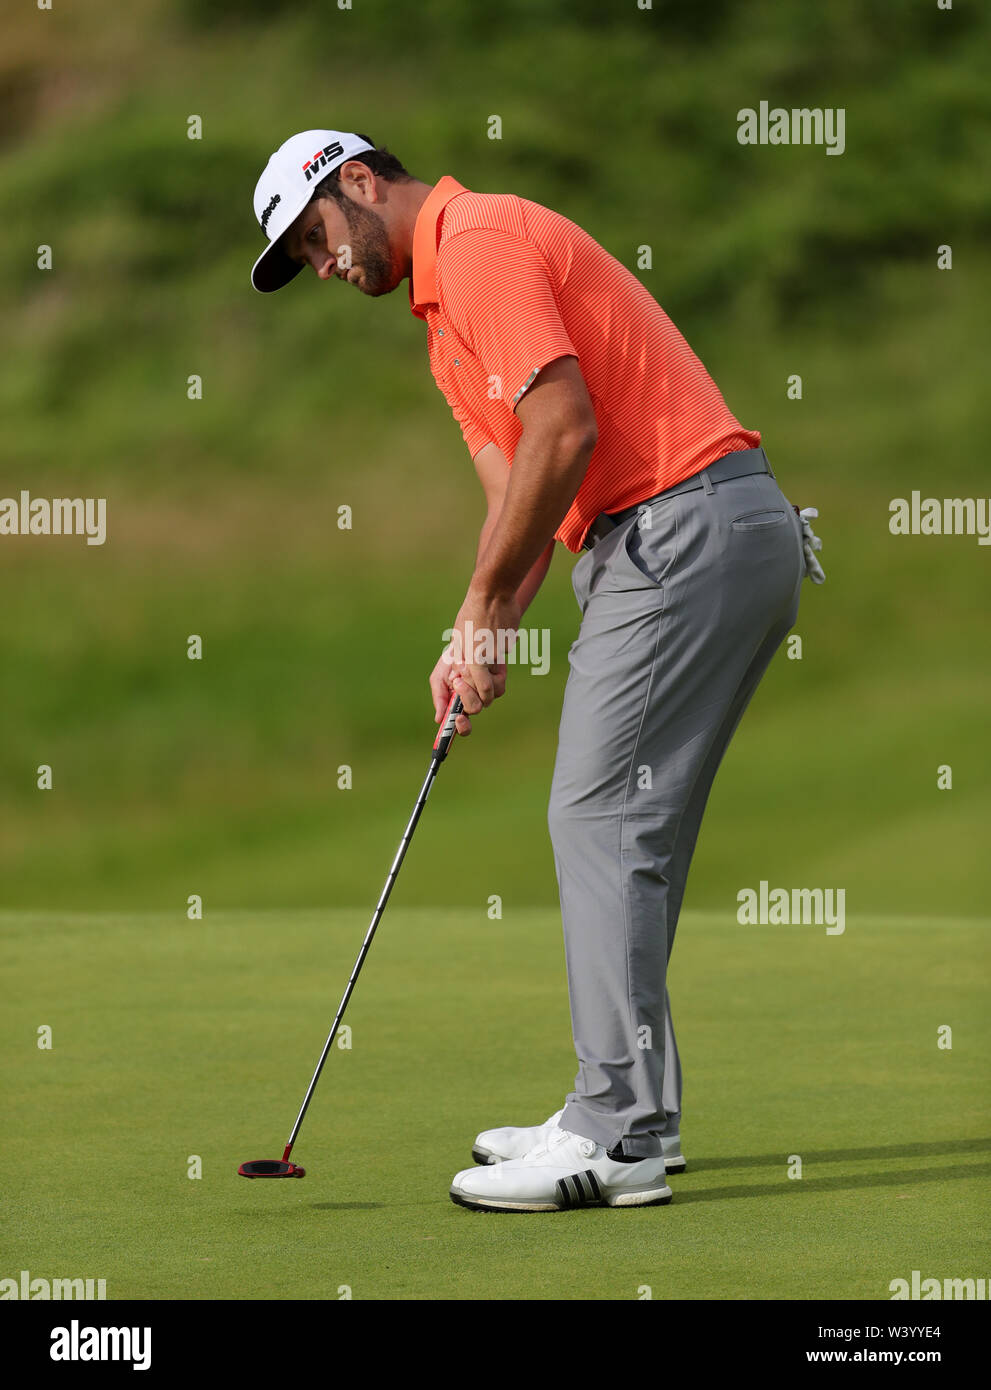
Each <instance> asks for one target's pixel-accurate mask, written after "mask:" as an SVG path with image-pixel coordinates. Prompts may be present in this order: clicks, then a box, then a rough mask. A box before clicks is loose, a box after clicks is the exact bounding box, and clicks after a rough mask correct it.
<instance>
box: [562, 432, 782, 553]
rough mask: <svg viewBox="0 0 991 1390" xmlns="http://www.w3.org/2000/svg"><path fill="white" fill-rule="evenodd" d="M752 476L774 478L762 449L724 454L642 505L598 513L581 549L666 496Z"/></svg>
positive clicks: (593, 543) (587, 547)
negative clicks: (759, 475) (762, 474)
mask: <svg viewBox="0 0 991 1390" xmlns="http://www.w3.org/2000/svg"><path fill="white" fill-rule="evenodd" d="M752 473H770V475H771V477H772V478H773V477H774V473H773V471H772V469H771V465H770V463H768V460H767V455H766V454H765V453H764V450H763V449H735V450H734V451H733V453H731V454H724V455H723V457H722V458H721V459H716V460H715V462H714V463H710V464H708V465H707V466H706V467H705V468H702V469H700V470H699V472H698V473H693V474H692V476H691V477H690V478H685V479H684V480H683V481H682V482H680V483H675V484H674V486H673V487H667V488H665V489H664V491H663V492H658V493H656V494H655V495H654V496H653V497H647V498H645V499H644V500H643V501H642V502H635V503H634V504H633V506H632V507H626V508H624V509H623V511H621V512H600V513H599V515H598V516H597V517H596V518H595V520H594V521H593V522H592V524H591V526H590V527H589V528H588V530H587V532H586V533H585V539H584V540H583V541H582V549H583V550H591V549H592V547H593V546H594V545H595V543H596V541H601V540H604V539H605V537H606V536H608V535H609V532H610V531H612V530H614V529H615V528H616V527H617V526H622V524H623V522H624V521H629V519H630V517H631V516H636V514H637V512H639V511H640V509H641V507H649V506H650V505H651V503H653V502H661V501H663V500H664V499H665V498H667V497H676V496H677V495H678V493H679V492H700V491H701V490H702V489H703V488H705V487H706V480H708V483H709V484H710V485H711V484H712V483H728V482H729V481H730V479H731V478H746V477H749V476H750V474H752ZM707 490H708V489H707Z"/></svg>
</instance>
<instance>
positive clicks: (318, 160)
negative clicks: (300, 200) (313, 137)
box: [303, 140, 344, 183]
mask: <svg viewBox="0 0 991 1390" xmlns="http://www.w3.org/2000/svg"><path fill="white" fill-rule="evenodd" d="M343 153H344V146H343V145H342V144H341V142H340V141H339V140H335V141H334V142H333V144H330V145H324V147H323V149H322V150H317V152H316V154H315V155H314V156H313V157H312V159H308V160H307V161H306V163H305V164H304V165H303V173H304V174H305V175H306V182H307V183H309V181H310V179H312V177H313V175H314V174H315V173H316V172H317V170H318V169H322V168H323V167H324V165H325V164H326V163H327V160H328V159H333V158H334V156H335V155H338V154H343Z"/></svg>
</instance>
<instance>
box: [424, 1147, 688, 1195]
mask: <svg viewBox="0 0 991 1390" xmlns="http://www.w3.org/2000/svg"><path fill="white" fill-rule="evenodd" d="M671 1197H672V1192H671V1189H670V1187H668V1185H667V1181H666V1177H665V1171H664V1156H663V1155H662V1154H659V1155H658V1156H657V1157H656V1158H642V1159H640V1160H639V1161H637V1162H635V1163H617V1162H616V1161H615V1159H612V1158H610V1157H609V1156H608V1154H607V1153H606V1150H605V1149H604V1148H603V1147H602V1145H601V1144H597V1143H596V1142H595V1140H594V1139H584V1138H582V1136H581V1135H580V1134H569V1133H568V1131H567V1130H564V1129H558V1128H557V1127H556V1126H555V1127H553V1128H552V1129H551V1130H550V1132H549V1133H548V1134H546V1135H545V1136H544V1137H543V1138H542V1139H541V1141H540V1143H539V1144H536V1145H535V1146H534V1147H533V1148H532V1149H531V1150H530V1151H529V1152H528V1153H527V1154H525V1155H524V1156H523V1157H522V1158H510V1159H504V1160H503V1161H502V1162H497V1163H490V1164H485V1165H483V1166H480V1167H476V1168H466V1169H465V1170H464V1172H462V1173H456V1174H455V1176H454V1181H453V1182H452V1184H451V1201H452V1202H457V1204H458V1206H461V1207H470V1208H471V1209H472V1210H474V1211H570V1210H572V1209H574V1208H575V1207H599V1206H607V1207H655V1206H666V1205H667V1203H668V1202H670V1200H671Z"/></svg>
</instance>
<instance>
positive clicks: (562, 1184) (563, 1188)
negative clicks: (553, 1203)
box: [557, 1168, 602, 1211]
mask: <svg viewBox="0 0 991 1390" xmlns="http://www.w3.org/2000/svg"><path fill="white" fill-rule="evenodd" d="M557 1195H558V1201H559V1203H560V1205H561V1210H562V1211H570V1210H571V1209H572V1208H573V1207H590V1206H593V1205H594V1204H595V1203H596V1202H601V1201H602V1190H601V1188H600V1187H599V1182H598V1179H597V1178H596V1176H595V1174H594V1173H593V1172H592V1170H591V1168H586V1169H585V1171H584V1172H583V1173H569V1174H568V1176H567V1177H565V1178H559V1179H558V1182H557Z"/></svg>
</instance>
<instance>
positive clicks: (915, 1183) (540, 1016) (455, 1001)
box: [0, 842, 991, 1300]
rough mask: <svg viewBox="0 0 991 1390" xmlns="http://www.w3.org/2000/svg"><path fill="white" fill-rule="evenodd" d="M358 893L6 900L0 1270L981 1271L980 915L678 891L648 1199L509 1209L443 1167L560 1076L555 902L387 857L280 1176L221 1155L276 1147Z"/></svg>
mask: <svg viewBox="0 0 991 1390" xmlns="http://www.w3.org/2000/svg"><path fill="white" fill-rule="evenodd" d="M417 848H418V851H420V852H421V853H424V852H425V853H426V854H427V856H428V857H429V856H430V855H431V854H432V857H433V859H434V863H435V866H436V863H437V860H438V858H439V855H440V853H441V846H440V845H439V844H438V843H437V842H435V843H434V845H433V850H432V851H431V849H430V848H429V846H426V847H425V846H423V845H419V844H418V846H417ZM366 923H367V913H366V912H360V911H351V910H346V911H345V910H335V911H320V912H317V911H311V912H269V913H212V912H209V911H208V912H207V914H206V916H205V918H204V920H203V921H202V922H189V921H187V920H186V919H185V917H184V916H182V915H181V914H172V915H146V916H140V915H113V916H95V915H74V914H42V913H34V914H20V913H17V914H15V913H5V914H3V915H2V917H0V927H2V936H3V940H4V942H5V956H6V961H5V979H6V989H7V998H8V1000H9V1001H10V1002H9V1004H8V1007H7V1008H6V1009H5V1012H4V1019H3V1024H2V1034H0V1038H2V1057H3V1089H4V1093H5V1095H6V1098H7V1105H6V1118H5V1124H4V1171H5V1184H4V1186H5V1203H4V1206H5V1222H4V1225H5V1234H4V1244H3V1249H4V1254H3V1268H2V1270H0V1275H2V1276H3V1277H10V1276H12V1275H13V1276H15V1277H16V1276H17V1275H18V1273H19V1271H20V1270H21V1269H28V1270H30V1272H31V1274H32V1275H33V1276H34V1277H37V1276H43V1277H48V1278H55V1277H79V1276H81V1277H92V1278H105V1279H106V1280H107V1286H108V1296H109V1297H110V1298H138V1299H218V1298H219V1299H241V1298H249V1299H252V1298H276V1299H325V1298H331V1299H334V1298H337V1297H339V1291H340V1290H341V1288H342V1286H345V1285H346V1286H348V1288H350V1290H351V1291H352V1293H353V1296H354V1297H355V1298H360V1299H429V1300H437V1299H450V1298H456V1299H493V1298H494V1299H538V1300H540V1299H574V1300H586V1299H636V1298H637V1297H638V1296H640V1291H641V1290H642V1288H643V1286H645V1285H647V1286H650V1289H651V1290H652V1295H653V1297H654V1298H655V1299H675V1298H692V1299H752V1298H757V1299H776V1298H781V1299H793V1300H803V1299H809V1298H826V1299H854V1300H859V1299H879V1298H880V1299H884V1298H887V1297H889V1294H888V1285H889V1283H890V1281H891V1280H892V1279H895V1278H899V1277H906V1278H909V1277H910V1276H911V1271H912V1270H913V1269H920V1270H921V1271H922V1272H923V1277H927V1276H929V1275H933V1276H936V1277H940V1278H943V1277H952V1276H959V1277H967V1276H977V1275H983V1274H984V1273H986V1265H987V1244H986V1240H985V1238H984V1237H983V1236H982V1235H981V1222H980V1212H981V1209H982V1205H983V1203H984V1202H985V1201H986V1191H987V1174H988V1171H989V1167H991V1163H989V1155H991V1123H989V1122H991V1115H989V1113H988V1110H989V1106H988V1097H987V1088H986V1085H985V1084H984V1083H985V1079H986V1059H987V1055H988V1046H989V1043H991V1036H989V1034H991V1027H989V1023H988V1018H987V1010H986V1008H985V1007H984V1004H983V999H984V998H985V997H986V985H985V981H986V975H987V969H988V963H989V955H988V927H989V923H988V921H987V920H986V919H978V918H950V917H947V918H929V917H915V918H905V917H896V916H891V917H867V916H862V915H858V914H856V913H852V914H851V915H850V917H849V919H848V922H847V928H846V932H845V933H844V934H843V935H842V936H836V937H827V936H826V935H825V933H824V931H823V929H822V928H818V929H817V928H814V927H742V926H739V925H738V924H737V923H736V921H735V918H734V912H733V907H732V906H729V907H728V908H727V910H725V911H723V912H721V913H718V914H716V913H698V912H695V913H691V912H689V913H686V915H685V918H684V920H683V922H682V926H681V931H680V938H679V942H678V945H677V947H676V951H675V956H674V961H673V969H672V977H671V987H672V995H673V999H674V1007H675V1020H676V1024H677V1027H678V1033H679V1041H680V1046H681V1050H682V1056H683V1061H684V1065H685V1073H686V1083H687V1085H686V1097H685V1114H684V1123H683V1129H682V1133H683V1142H684V1147H685V1152H686V1154H687V1157H688V1160H689V1169H688V1172H687V1173H685V1174H684V1175H682V1176H679V1177H677V1178H672V1185H673V1186H674V1189H675V1198H674V1201H673V1203H672V1204H671V1205H670V1206H668V1207H665V1208H655V1209H650V1210H644V1211H612V1210H595V1211H586V1212H578V1213H568V1214H561V1215H551V1216H531V1217H525V1216H499V1215H478V1214H474V1213H470V1212H467V1211H464V1210H463V1209H461V1208H458V1207H455V1206H454V1205H453V1204H452V1203H451V1202H450V1201H449V1199H448V1196H447V1187H448V1184H449V1181H450V1178H451V1176H452V1175H453V1173H454V1172H455V1171H456V1170H457V1169H459V1168H461V1167H463V1166H465V1165H466V1164H467V1163H468V1162H470V1159H469V1151H470V1147H471V1141H472V1139H473V1137H474V1135H475V1133H476V1132H477V1131H478V1130H479V1129H482V1128H486V1127H489V1126H491V1125H494V1124H499V1123H530V1122H537V1121H538V1120H541V1119H543V1118H544V1117H545V1115H546V1114H548V1113H550V1111H551V1110H552V1109H554V1108H556V1107H557V1106H558V1105H559V1104H560V1103H561V1102H562V1100H563V1097H564V1095H565V1093H566V1092H567V1090H568V1089H569V1088H570V1084H571V1080H572V1077H573V1074H574V1062H573V1055H572V1052H571V1047H570V1038H569V1025H568V1013H567V1000H566V993H565V982H564V970H563V950H562V946H561V940H560V925H559V921H558V919H557V916H556V914H555V913H553V912H551V911H546V910H522V909H516V908H511V909H508V910H507V912H506V914H505V917H504V919H503V920H502V921H489V920H488V919H487V917H486V915H485V911H484V908H483V907H482V906H479V907H478V908H477V909H476V910H474V911H468V910H465V909H457V910H454V909H451V908H438V909H437V910H421V909H412V908H410V907H409V906H408V905H406V904H405V903H404V902H403V901H402V887H400V888H399V889H398V890H397V899H396V903H395V904H394V906H393V907H392V908H391V909H390V911H389V912H388V913H387V915H386V918H385V922H384V924H383V927H382V929H381V933H380V935H379V936H378V937H377V938H376V942H375V946H374V949H373V951H372V953H371V955H370V957H369V960H368V962H367V964H366V967H365V970H364V973H363V975H362V978H361V980H360V981H359V985H358V988H357V990H356V993H355V996H354V999H353V1001H352V1005H351V1009H350V1011H349V1024H350V1026H351V1028H352V1030H353V1035H352V1048H351V1050H349V1051H348V1050H337V1049H335V1050H334V1052H333V1054H332V1056H331V1057H330V1058H329V1060H328V1066H327V1070H326V1071H325V1073H324V1076H323V1078H322V1080H321V1083H320V1087H319V1089H318V1091H317V1094H316V1097H315V1099H314V1102H313V1105H312V1107H311V1110H310V1113H309V1115H308V1117H307V1120H306V1123H305V1126H304V1129H303V1132H302V1135H301V1137H300V1140H299V1142H298V1144H297V1148H296V1153H295V1157H296V1158H297V1159H298V1160H299V1161H300V1162H302V1163H303V1164H304V1165H305V1166H306V1168H307V1170H308V1175H307V1177H306V1178H305V1179H304V1180H303V1181H302V1182H285V1183H268V1184H266V1183H263V1182H255V1183H251V1184H249V1183H246V1182H244V1181H243V1180H242V1179H240V1178H238V1177H237V1176H236V1172H235V1170H236V1167H237V1165H238V1163H239V1162H241V1161H243V1160H245V1159H248V1158H261V1157H278V1156H279V1155H280V1154H281V1151H282V1146H283V1143H284V1140H285V1136H286V1134H287V1132H288V1130H289V1128H290V1126H291V1123H292V1120H293V1118H294V1116H295V1112H296V1108H297V1106H298V1104H299V1102H300V1100H301V1098H302V1094H303V1091H304V1089H305V1086H306V1082H307V1080H308V1078H309V1075H310V1073H311V1071H312V1067H313V1065H314V1063H315V1060H316V1056H317V1054H318V1052H319V1048H320V1045H321V1042H322V1039H323V1037H324V1035H325V1033H326V1030H327V1028H328V1027H329V1023H330V1019H331V1018H332V1016H333V1011H334V1008H335V1007H336V1004H337V1000H338V998H339V995H340V991H341V989H342V988H343V984H344V981H345V980H346V978H347V974H348V972H349V970H350V966H351V963H352V961H353V958H354V955H355V953H356V951H357V947H358V944H359V943H360V940H361V937H362V935H363V932H364V928H365V925H366ZM43 1024H47V1025H49V1026H50V1027H51V1028H52V1030H53V1043H54V1045H53V1048H52V1050H51V1051H43V1050H39V1049H38V1048H37V1046H36V1031H37V1029H38V1027H39V1026H40V1025H43ZM945 1024H949V1025H950V1026H951V1027H952V1029H953V1048H952V1050H951V1051H941V1050H939V1049H937V1046H936V1039H937V1028H938V1027H940V1026H941V1025H945ZM794 1154H797V1155H800V1156H801V1158H802V1161H803V1176H802V1178H801V1179H800V1180H789V1178H788V1177H787V1163H788V1160H789V1156H790V1155H794ZM191 1155H198V1156H199V1157H200V1158H201V1159H202V1167H203V1176H202V1178H201V1179H199V1180H195V1179H190V1178H188V1177H187V1176H186V1173H187V1160H188V1159H189V1157H190V1156H191Z"/></svg>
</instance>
